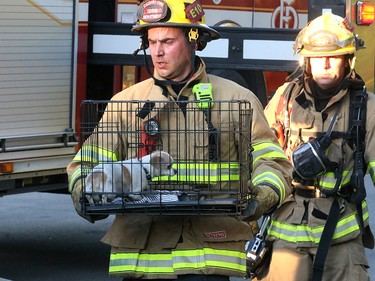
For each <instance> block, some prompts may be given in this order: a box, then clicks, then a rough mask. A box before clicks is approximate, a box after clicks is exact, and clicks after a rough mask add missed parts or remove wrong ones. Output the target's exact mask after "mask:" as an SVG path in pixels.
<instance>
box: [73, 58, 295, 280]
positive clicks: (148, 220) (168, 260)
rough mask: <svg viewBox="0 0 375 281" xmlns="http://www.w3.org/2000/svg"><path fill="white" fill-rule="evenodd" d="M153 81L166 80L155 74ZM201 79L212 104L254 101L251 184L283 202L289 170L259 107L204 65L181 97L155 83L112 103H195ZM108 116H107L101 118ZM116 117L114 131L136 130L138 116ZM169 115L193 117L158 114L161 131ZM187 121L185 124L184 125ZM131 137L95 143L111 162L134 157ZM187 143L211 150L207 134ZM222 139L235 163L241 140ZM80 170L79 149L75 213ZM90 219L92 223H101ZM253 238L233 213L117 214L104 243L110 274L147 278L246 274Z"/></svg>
mask: <svg viewBox="0 0 375 281" xmlns="http://www.w3.org/2000/svg"><path fill="white" fill-rule="evenodd" d="M155 77H156V78H158V79H161V78H160V77H159V76H158V75H157V74H156V73H155ZM197 82H204V83H208V82H209V83H211V84H212V87H213V89H212V92H213V97H214V100H222V101H231V100H246V101H249V102H250V104H251V107H252V109H253V117H252V118H253V120H252V128H251V131H252V137H251V144H252V147H253V152H252V158H253V163H252V170H253V171H252V179H251V180H252V183H253V184H254V185H257V184H260V185H261V184H265V183H267V184H268V185H272V186H273V187H274V189H275V191H277V193H278V195H279V197H280V202H282V201H283V200H284V199H285V198H286V197H287V196H288V195H289V194H290V193H291V186H290V181H291V171H292V168H291V164H290V163H289V161H288V159H287V158H286V157H285V154H284V153H283V151H282V149H281V147H280V146H279V144H278V142H277V139H276V138H275V136H274V134H273V132H272V131H271V130H270V128H269V126H268V123H267V120H266V118H265V116H264V113H263V108H262V105H261V104H260V102H259V101H258V99H257V98H256V96H255V95H254V94H253V93H252V92H251V91H249V90H248V89H246V88H243V87H241V86H239V85H238V84H236V83H234V82H232V81H229V80H226V79H224V78H220V77H217V76H213V75H208V74H207V73H206V72H205V65H204V63H203V61H201V63H200V67H199V68H198V70H197V71H196V73H195V74H194V75H193V76H192V77H191V78H190V80H189V81H188V82H187V83H186V85H185V86H183V88H182V89H181V90H180V91H179V92H175V91H174V90H173V89H172V87H171V86H167V87H166V89H167V92H168V95H165V94H163V90H162V88H161V87H159V86H157V85H155V81H154V79H151V78H150V79H148V80H145V81H143V82H140V83H138V84H136V85H134V86H132V87H129V88H127V89H125V90H123V91H122V92H120V93H118V94H116V95H115V96H114V97H113V98H112V100H113V101H124V100H128V101H131V100H138V101H139V100H141V101H143V100H144V101H153V100H156V101H163V100H171V101H173V100H176V99H180V98H181V97H185V99H187V100H190V101H192V100H194V99H195V97H194V94H193V93H192V86H193V85H195V84H196V83H197ZM114 106H115V105H114ZM150 114H153V113H152V112H151V113H150ZM106 118H109V116H107V115H106V114H104V115H103V117H102V121H103V120H106ZM111 118H114V120H111V121H113V122H112V123H113V124H114V125H113V126H114V129H121V130H126V129H127V128H130V127H131V126H133V125H132V124H133V123H134V122H133V118H137V117H135V116H131V117H129V116H127V117H125V116H124V114H121V112H119V114H118V115H116V116H115V117H111ZM168 118H180V119H181V120H184V118H188V117H185V116H184V115H183V114H182V112H181V110H180V109H179V108H178V107H177V106H176V110H175V113H174V114H172V115H168V116H164V117H162V118H160V116H159V118H158V119H159V120H160V122H161V126H163V122H168V120H167V119H168ZM196 118H202V122H194V124H201V125H202V126H207V123H205V121H204V115H202V116H200V117H196ZM227 118H228V119H227ZM232 119H233V118H232V117H230V116H226V115H225V114H223V115H218V116H213V117H212V122H213V124H214V126H219V124H220V123H223V122H235V121H236V120H232ZM173 120H175V119H173ZM102 121H101V122H102ZM184 123H185V124H186V122H185V121H184ZM188 123H189V122H188ZM99 128H100V123H99ZM131 138H132V136H131V135H128V136H127V137H122V138H118V139H116V138H114V139H110V140H107V141H104V142H102V143H98V146H100V147H101V148H105V150H106V157H109V155H112V156H111V157H114V158H116V159H118V160H121V159H127V158H132V157H136V155H137V151H136V149H132V148H131V147H129V146H128V144H129V143H131V142H132V140H131ZM185 138H186V139H184V140H182V141H183V142H186V143H187V144H188V145H189V146H192V147H193V148H194V149H191V151H194V153H195V155H199V153H200V149H201V147H204V146H207V145H208V144H207V143H206V142H207V138H205V137H198V138H195V139H189V136H188V135H186V136H185ZM180 141H181V140H180ZM223 142H224V143H221V159H225V160H228V161H231V160H236V158H238V154H239V153H241V151H239V150H238V146H237V145H236V142H235V141H231V142H227V143H225V140H223ZM163 145H165V149H166V150H167V151H169V152H170V153H171V154H172V156H173V154H174V153H182V151H177V148H176V147H174V145H176V143H175V142H174V141H173V139H172V141H169V142H164V144H163ZM83 147H84V146H83ZM82 149H83V148H82ZM163 149H164V147H163ZM202 151H203V150H202ZM186 153H188V152H186ZM190 156H192V155H190ZM188 157H189V156H188ZM198 157H199V156H198ZM80 167H81V165H80V152H78V154H77V156H76V157H75V159H74V160H73V162H71V163H70V164H69V166H68V167H67V172H68V175H69V181H70V190H71V192H72V198H73V202H74V205H75V207H76V210H77V212H78V213H80V206H79V197H80V193H81V192H82V186H81V181H80V180H79V177H80V174H81V173H80ZM81 215H82V214H81ZM86 218H87V217H86ZM88 219H91V220H95V219H97V218H88ZM252 237H253V233H252V230H251V227H250V226H249V224H247V223H245V222H243V221H241V220H239V219H238V218H235V217H231V216H199V215H191V216H190V215H189V216H153V215H116V218H115V220H114V222H113V224H112V226H111V227H110V229H109V230H108V232H107V233H106V235H105V236H104V237H103V239H102V241H103V242H104V243H106V244H108V245H111V246H112V250H111V256H110V265H109V273H110V275H112V276H122V277H128V278H143V279H156V278H171V279H172V278H176V276H177V275H181V274H219V275H227V276H239V277H243V276H245V274H246V256H245V251H244V249H245V243H246V241H247V240H249V239H251V238H252Z"/></svg>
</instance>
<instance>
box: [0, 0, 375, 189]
mask: <svg viewBox="0 0 375 281" xmlns="http://www.w3.org/2000/svg"><path fill="white" fill-rule="evenodd" d="M201 3H202V5H203V7H204V9H205V13H206V14H205V18H206V21H207V24H208V25H210V26H214V27H215V28H216V29H217V30H218V31H219V32H220V33H221V36H222V38H221V39H219V40H215V41H213V42H210V43H209V44H208V45H207V47H206V48H205V49H204V50H203V51H202V52H198V53H197V55H199V56H201V57H203V58H204V60H205V62H206V64H207V67H208V69H209V72H211V73H215V74H217V75H221V76H224V77H227V78H230V79H232V80H235V81H236V82H238V83H240V84H242V85H244V86H246V87H248V88H249V89H251V90H252V91H253V92H254V93H256V95H257V96H258V97H259V99H260V100H261V102H262V103H263V104H264V105H265V104H266V103H267V101H268V99H269V97H270V96H271V95H272V93H273V91H275V89H276V88H277V87H278V86H279V85H281V84H282V83H283V82H284V79H285V77H286V76H287V75H288V74H290V73H291V72H293V71H294V70H295V69H296V68H297V66H298V57H297V56H293V51H292V47H293V43H294V39H295V37H296V35H297V33H298V31H299V29H300V28H302V27H303V26H304V25H305V24H306V23H307V22H308V21H309V20H311V19H313V18H315V17H316V16H318V15H320V14H322V13H323V12H325V11H327V10H329V11H332V12H333V13H335V14H338V15H341V16H346V17H347V18H348V19H349V20H350V21H351V22H352V23H353V24H354V25H355V27H356V32H357V33H358V34H359V36H360V37H361V38H362V39H364V41H365V44H366V49H364V50H361V51H360V52H358V55H357V64H356V69H357V70H358V72H359V73H360V74H361V75H362V76H363V78H364V79H365V81H366V84H367V87H368V89H369V90H371V91H374V68H375V66H374V65H375V58H374V53H375V43H374V40H373V38H374V37H375V28H374V24H373V23H372V22H373V21H374V5H375V0H366V1H363V2H361V1H357V2H355V1H351V0H327V1H317V0H310V1H306V0H304V1H298V0H276V1H262V0H201ZM138 4H139V1H132V0H90V1H88V0H69V1H67V0H17V1H14V0H3V1H1V3H0V23H1V25H0V26H1V27H0V38H1V40H0V46H1V49H0V81H1V83H0V101H1V102H0V118H1V122H0V144H1V146H0V196H1V195H8V194H14V193H20V192H29V191H40V190H46V191H52V190H62V191H65V192H66V191H67V184H66V183H67V179H66V172H65V167H66V165H67V164H68V163H69V162H70V161H71V159H72V157H73V155H74V154H75V152H76V149H77V137H76V136H77V134H78V132H79V122H80V120H79V116H80V110H79V106H80V103H81V101H82V100H85V99H96V100H97V99H103V100H108V99H110V98H111V96H112V95H114V94H115V93H116V92H119V91H120V90H122V89H123V88H124V87H128V86H129V85H132V84H134V83H137V82H139V81H141V80H143V79H145V78H147V77H148V75H147V73H146V71H145V69H144V58H143V55H137V56H133V52H134V51H135V50H136V49H137V48H138V46H139V36H138V35H136V34H133V33H132V32H131V27H132V25H133V24H134V22H135V20H136V17H135V15H136V11H137V7H138Z"/></svg>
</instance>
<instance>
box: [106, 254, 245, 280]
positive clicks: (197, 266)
mask: <svg viewBox="0 0 375 281" xmlns="http://www.w3.org/2000/svg"><path fill="white" fill-rule="evenodd" d="M210 268H215V269H221V270H229V271H235V272H240V273H241V274H245V272H246V256H245V253H244V252H239V251H231V250H217V249H212V248H203V249H198V250H173V251H172V252H171V253H165V254H149V253H111V257H110V266H109V272H110V273H111V274H116V273H130V272H137V273H144V274H149V275H152V274H160V273H163V274H171V273H174V274H178V271H184V270H193V271H194V270H205V269H210Z"/></svg>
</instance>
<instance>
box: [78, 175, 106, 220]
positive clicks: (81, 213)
mask: <svg viewBox="0 0 375 281" xmlns="http://www.w3.org/2000/svg"><path fill="white" fill-rule="evenodd" d="M71 197H72V201H73V205H74V208H75V209H76V212H77V214H78V215H80V216H81V217H82V218H84V219H85V220H87V221H89V222H91V223H94V222H95V221H97V220H102V219H105V218H107V217H108V215H95V216H89V215H85V214H84V213H83V212H82V206H81V197H82V183H81V180H78V181H77V183H76V184H75V185H74V187H73V190H72V191H71Z"/></svg>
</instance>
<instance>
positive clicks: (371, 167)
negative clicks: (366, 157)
mask: <svg viewBox="0 0 375 281" xmlns="http://www.w3.org/2000/svg"><path fill="white" fill-rule="evenodd" d="M367 169H368V171H369V174H370V176H371V179H372V182H375V161H370V162H369V163H368V167H367Z"/></svg>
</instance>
